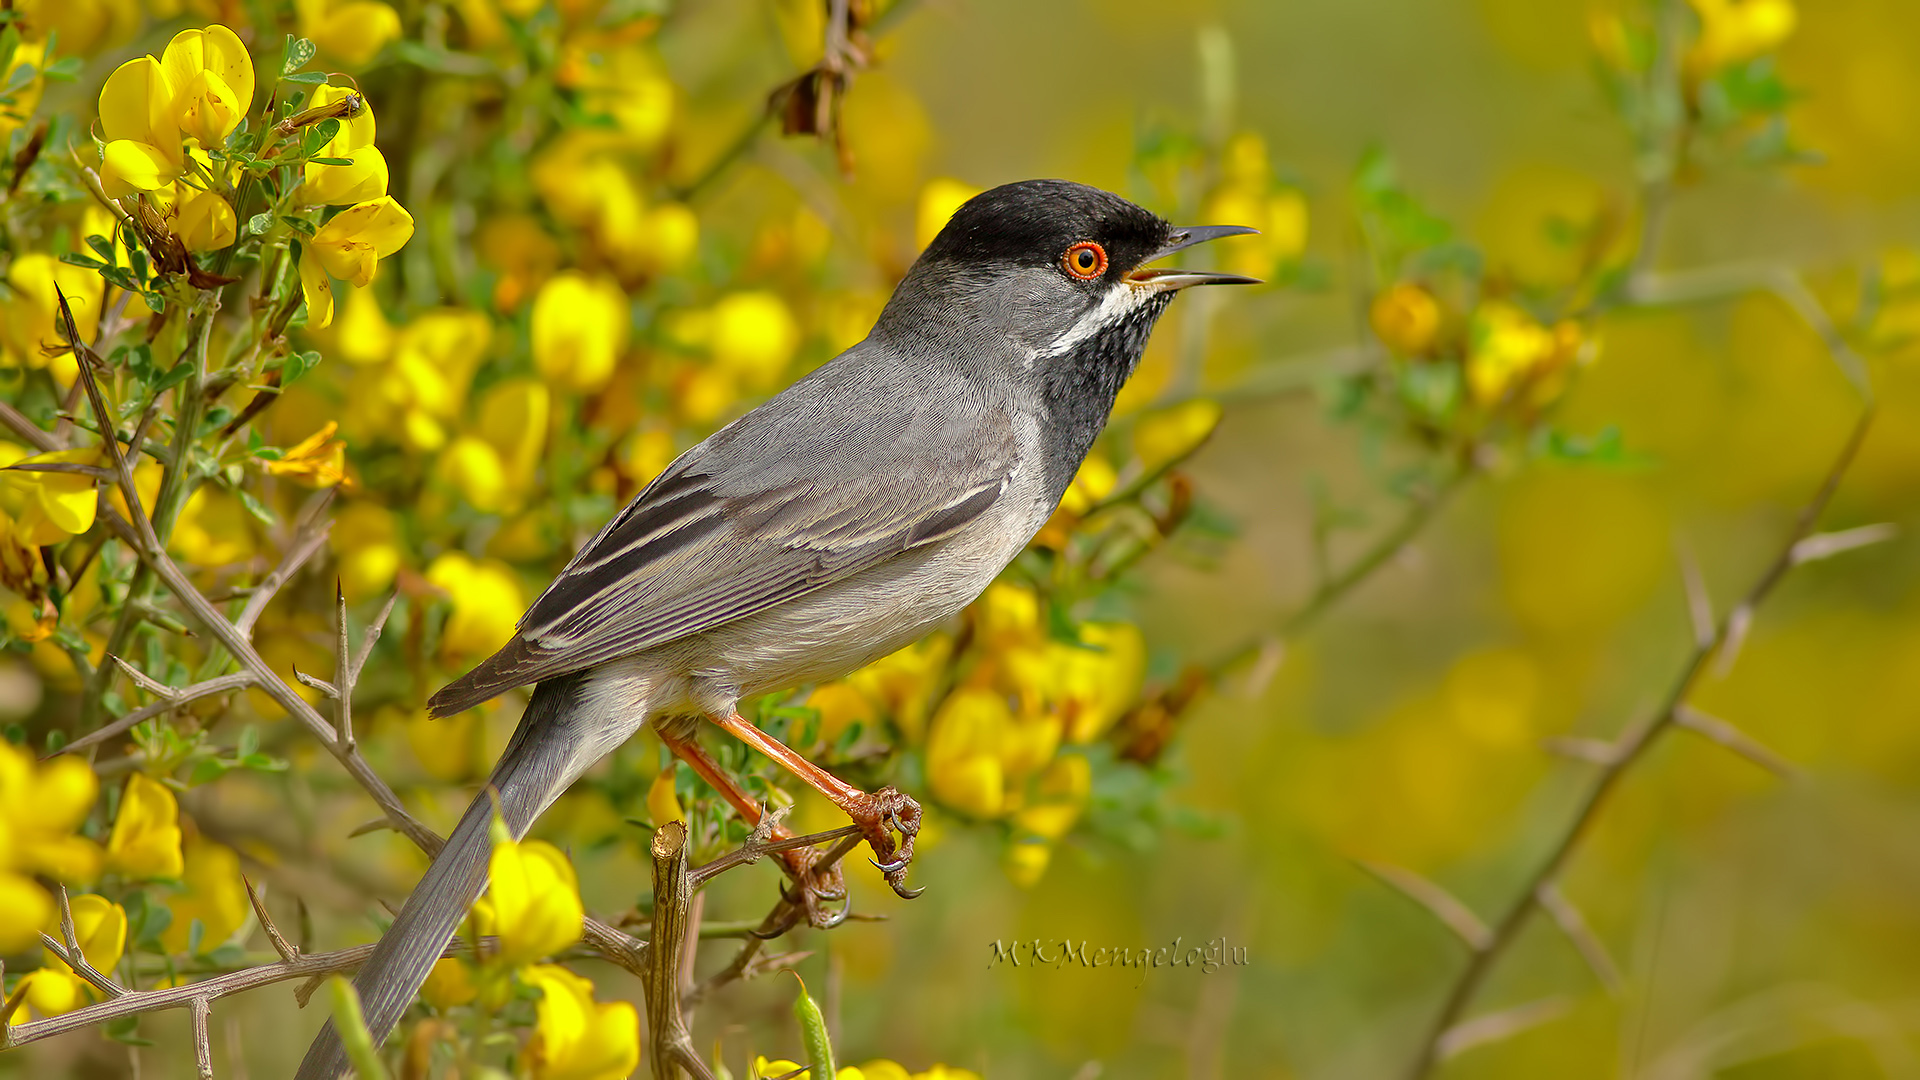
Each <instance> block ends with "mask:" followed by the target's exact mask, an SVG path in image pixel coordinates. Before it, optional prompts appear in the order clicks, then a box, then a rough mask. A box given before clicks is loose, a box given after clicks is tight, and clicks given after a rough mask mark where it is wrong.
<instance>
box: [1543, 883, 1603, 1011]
mask: <svg viewBox="0 0 1920 1080" xmlns="http://www.w3.org/2000/svg"><path fill="white" fill-rule="evenodd" d="M1534 899H1536V900H1538V901H1540V907H1541V910H1543V911H1545V912H1546V913H1547V914H1548V915H1549V916H1551V917H1552V918H1553V924H1554V925H1555V926H1558V927H1559V928H1560V932H1561V933H1563V934H1565V935H1567V940H1568V941H1569V942H1571V943H1572V944H1573V947H1574V949H1575V950H1576V951H1577V952H1579V954H1580V958H1581V959H1582V960H1585V961H1586V962H1587V966H1588V967H1589V968H1592V969H1593V975H1594V978H1596V979H1599V980H1600V985H1601V986H1604V987H1606V988H1607V993H1609V994H1611V995H1613V996H1614V997H1619V996H1620V990H1621V987H1622V985H1623V983H1622V980H1621V978H1620V968H1619V966H1618V965H1616V964H1615V963H1614V962H1613V957H1612V956H1611V955H1609V954H1608V953H1607V947H1606V946H1605V945H1602V944H1601V943H1600V938H1599V937H1598V936H1597V935H1595V934H1594V932H1593V927H1591V926H1589V925H1588V924H1587V919H1586V916H1584V915H1582V914H1580V909H1579V908H1577V907H1574V906H1573V901H1571V900H1568V899H1567V896H1566V894H1565V893H1563V892H1561V891H1560V886H1558V885H1556V884H1554V883H1553V882H1551V881H1549V882H1547V883H1546V884H1544V885H1542V886H1540V888H1539V889H1538V890H1537V891H1536V892H1535V893H1534Z"/></svg>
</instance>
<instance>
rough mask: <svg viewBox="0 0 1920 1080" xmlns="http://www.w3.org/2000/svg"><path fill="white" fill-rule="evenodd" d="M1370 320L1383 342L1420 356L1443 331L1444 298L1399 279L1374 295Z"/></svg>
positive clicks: (1368, 315)
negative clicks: (1438, 298) (1441, 320)
mask: <svg viewBox="0 0 1920 1080" xmlns="http://www.w3.org/2000/svg"><path fill="white" fill-rule="evenodd" d="M1367 321H1368V322H1369V323H1371V324H1372V326H1373V332H1374V334H1375V335H1376V336H1377V337H1379V339H1380V342H1381V344H1383V345H1385V346H1386V347H1387V348H1389V349H1392V350H1393V351H1394V352H1396V353H1399V354H1400V355H1402V356H1419V355H1421V354H1423V353H1425V352H1426V351H1427V350H1428V349H1431V348H1432V347H1433V343H1434V339H1435V338H1436V337H1438V336H1439V333H1440V302H1439V301H1437V300H1435V299H1434V298H1433V294H1432V293H1430V292H1428V291H1427V290H1425V289H1423V288H1421V287H1420V286H1418V285H1415V284H1413V283H1412V282H1407V281H1401V282H1396V283H1395V284H1394V285H1393V286H1392V287H1391V288H1389V289H1387V290H1386V291H1385V292H1383V293H1381V294H1380V295H1379V296H1376V297H1374V298H1373V306H1372V307H1371V308H1369V309H1368V311H1367Z"/></svg>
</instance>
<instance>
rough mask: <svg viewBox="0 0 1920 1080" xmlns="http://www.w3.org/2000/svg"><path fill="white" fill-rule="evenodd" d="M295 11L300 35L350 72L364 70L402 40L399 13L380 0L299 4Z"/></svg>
mask: <svg viewBox="0 0 1920 1080" xmlns="http://www.w3.org/2000/svg"><path fill="white" fill-rule="evenodd" d="M294 11H295V14H296V15H297V16H298V18H299V22H300V35H301V36H302V37H306V38H311V39H312V41H313V43H314V45H315V46H317V47H318V48H319V50H320V53H321V55H323V56H324V57H326V58H327V59H330V60H336V61H339V62H340V63H341V64H342V65H344V66H346V67H350V68H357V67H365V66H366V65H367V64H368V63H370V62H372V60H373V58H374V57H376V56H378V55H380V50H381V49H383V48H385V47H386V44H387V42H389V41H392V40H394V39H395V38H398V37H399V36H400V30H401V27H400V13H399V12H397V11H395V10H393V8H391V7H389V6H387V5H386V4H382V3H379V2H377V0H296V3H295V4H294Z"/></svg>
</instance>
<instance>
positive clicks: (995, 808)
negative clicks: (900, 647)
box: [926, 582, 1146, 883]
mask: <svg viewBox="0 0 1920 1080" xmlns="http://www.w3.org/2000/svg"><path fill="white" fill-rule="evenodd" d="M975 633H976V634H977V635H979V636H980V638H981V639H982V641H983V644H984V652H983V655H982V657H981V659H980V660H979V662H978V663H976V664H975V665H974V667H973V668H972V670H971V671H970V672H969V673H968V674H967V676H966V678H965V679H964V680H963V681H962V683H961V685H959V686H957V687H956V688H955V689H954V690H953V692H952V693H951V694H949V695H948V696H947V698H946V700H945V701H944V702H942V703H941V705H940V708H939V711H938V712H936V713H935V714H934V716H933V718H932V722H931V725H930V730H929V731H928V734H927V742H926V758H927V777H928V782H929V784H930V785H931V787H932V789H933V794H934V797H935V798H936V799H938V800H939V802H940V804H941V805H943V806H945V807H947V808H949V809H951V810H955V811H958V812H960V813H962V814H965V815H967V816H969V817H973V818H977V819H987V820H998V819H1004V820H1006V821H1007V822H1008V823H1009V824H1010V826H1011V827H1012V833H1013V837H1014V839H1015V841H1016V842H1015V844H1014V845H1013V846H1012V847H1011V848H1010V849H1009V867H1008V869H1009V871H1010V872H1011V873H1012V874H1013V876H1014V878H1015V880H1018V881H1022V882H1028V883H1030V882H1032V881H1034V880H1038V878H1039V876H1040V874H1041V873H1042V872H1044V870H1045V869H1046V864H1047V859H1048V853H1049V850H1050V845H1051V844H1052V843H1054V842H1055V841H1057V840H1059V839H1060V838H1061V837H1062V836H1065V835H1066V833H1067V832H1068V830H1070V829H1071V828H1072V827H1073V825H1074V823H1075V822H1076V821H1078V820H1079V817H1080V814H1081V812H1082V810H1083V809H1084V808H1085V806H1086V801H1087V796H1088V794H1089V793H1090V791H1091V788H1092V771H1091V768H1090V766H1089V765H1088V762H1087V759H1086V758H1085V757H1084V756H1083V755H1081V754H1077V753H1072V752H1065V753H1063V752H1061V749H1062V746H1063V745H1067V746H1072V745H1085V744H1087V743H1090V742H1092V741H1093V740H1095V739H1097V738H1099V737H1100V736H1101V735H1102V734H1104V733H1105V732H1106V731H1107V729H1108V728H1109V727H1111V726H1112V725H1113V722H1114V721H1115V720H1117V719H1119V717H1120V714H1121V712H1122V711H1123V710H1124V709H1125V708H1126V706H1127V704H1128V703H1130V702H1131V701H1132V700H1133V698H1134V695H1135V694H1136V693H1137V692H1138V690H1139V688H1140V684H1141V681H1142V679H1143V678H1144V676H1145V668H1146V645H1145V642H1144V641H1143V639H1142V638H1141V636H1140V632H1139V630H1138V629H1136V628H1135V627H1133V626H1131V625H1129V624H1127V623H1099V622H1090V623H1085V624H1082V625H1081V626H1080V628H1079V633H1080V641H1079V642H1077V643H1076V642H1067V641H1059V640H1055V639H1054V638H1052V637H1050V636H1049V635H1048V633H1047V630H1046V625H1045V623H1044V621H1043V619H1042V617H1041V611H1040V600H1039V597H1038V596H1037V595H1036V594H1035V593H1034V592H1033V591H1032V590H1031V589H1029V588H1027V587H1025V586H1021V585H1015V584H1011V583H1008V582H1000V583H997V584H995V585H994V586H992V587H991V588H989V589H988V590H987V593H986V595H985V596H984V597H983V598H982V600H981V602H980V604H979V605H978V606H977V607H976V608H975Z"/></svg>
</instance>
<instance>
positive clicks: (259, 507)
mask: <svg viewBox="0 0 1920 1080" xmlns="http://www.w3.org/2000/svg"><path fill="white" fill-rule="evenodd" d="M233 493H234V494H235V495H238V496H239V497H240V505H241V506H244V507H246V508H247V513H249V514H252V515H253V516H254V518H255V519H257V520H258V521H259V522H260V523H261V524H262V525H265V526H268V527H269V528H277V527H279V524H280V519H279V518H277V517H275V516H274V513H273V511H271V510H269V509H267V504H266V503H263V502H261V501H260V500H259V499H257V498H255V497H254V495H253V493H251V492H249V491H248V490H247V489H245V488H234V489H233Z"/></svg>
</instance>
